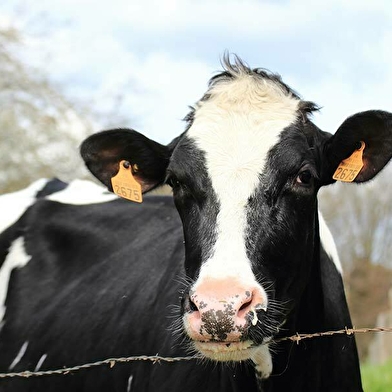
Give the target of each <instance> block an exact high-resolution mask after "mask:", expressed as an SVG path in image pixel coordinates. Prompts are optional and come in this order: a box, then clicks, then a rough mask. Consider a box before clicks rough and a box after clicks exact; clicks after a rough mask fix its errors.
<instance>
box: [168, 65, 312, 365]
mask: <svg viewBox="0 0 392 392" xmlns="http://www.w3.org/2000/svg"><path fill="white" fill-rule="evenodd" d="M238 71H239V72H238V73H237V74H236V75H235V76H231V77H227V75H224V76H222V77H221V78H216V79H215V80H214V82H213V84H212V86H211V87H210V90H209V92H208V97H207V98H204V99H203V100H201V101H200V102H199V103H198V104H197V105H196V108H195V109H194V111H193V112H192V114H191V116H189V118H190V121H189V128H188V130H187V132H186V133H185V135H184V136H183V137H182V138H181V140H180V141H179V142H178V143H177V145H176V147H175V149H174V151H173V153H172V155H171V160H170V164H169V166H168V169H167V181H168V182H169V183H170V184H171V185H172V187H173V193H174V200H175V203H176V206H177V208H178V211H179V213H180V215H181V218H182V221H183V225H184V234H185V244H186V260H185V268H186V272H187V275H188V276H189V277H190V278H192V282H193V283H192V284H191V285H190V287H189V288H188V290H187V292H186V295H185V296H184V306H183V311H184V316H183V321H184V326H185V331H186V333H187V335H188V336H189V337H190V338H191V339H192V340H193V341H194V342H195V347H196V348H197V349H198V350H199V351H201V352H202V353H203V354H204V355H206V356H208V357H210V358H213V359H219V360H242V359H246V358H249V357H250V353H251V351H252V347H254V346H258V345H260V344H261V343H263V342H265V341H268V340H269V339H270V338H271V336H273V335H274V334H276V333H277V331H278V330H279V327H280V326H281V325H282V324H283V323H284V321H285V317H286V315H287V312H288V311H289V310H290V309H291V308H292V307H293V306H294V305H295V302H296V300H297V298H298V297H299V295H300V293H301V292H302V290H303V287H304V285H305V284H306V276H307V274H308V271H309V267H310V262H311V259H312V250H313V243H314V225H315V216H316V214H315V212H316V197H315V196H316V191H317V187H318V181H317V177H318V169H317V164H316V159H317V157H316V154H315V153H314V151H313V149H312V147H313V140H312V138H311V137H310V136H309V137H307V135H306V133H307V132H308V133H309V131H310V127H311V125H310V124H309V122H308V121H307V119H306V113H305V111H304V104H303V103H301V101H300V100H299V99H298V97H297V96H295V95H294V94H293V93H292V92H291V91H290V90H288V89H287V87H286V86H284V85H283V84H281V83H280V82H279V81H277V80H276V79H271V78H268V77H267V75H265V74H259V75H258V74H251V75H249V74H247V73H245V72H241V70H238ZM307 107H308V108H309V107H311V106H310V105H309V104H308V105H307ZM308 138H309V140H308Z"/></svg>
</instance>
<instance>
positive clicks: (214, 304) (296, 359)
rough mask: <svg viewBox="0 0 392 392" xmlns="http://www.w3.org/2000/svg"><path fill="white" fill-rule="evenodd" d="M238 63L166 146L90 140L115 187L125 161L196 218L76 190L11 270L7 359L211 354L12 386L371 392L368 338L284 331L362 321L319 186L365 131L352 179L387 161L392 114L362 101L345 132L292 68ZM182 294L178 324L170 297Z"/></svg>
mask: <svg viewBox="0 0 392 392" xmlns="http://www.w3.org/2000/svg"><path fill="white" fill-rule="evenodd" d="M224 67H225V70H224V71H223V72H222V73H220V74H218V75H217V76H215V77H213V78H212V79H211V81H210V84H209V89H208V91H207V92H206V94H205V95H204V96H203V97H202V99H201V100H200V101H198V102H197V104H196V105H195V107H194V108H193V109H192V110H191V113H190V114H189V115H188V116H187V117H186V120H187V124H188V126H187V129H186V131H185V132H184V133H183V134H182V135H181V136H179V137H178V138H176V139H175V140H174V141H173V142H172V143H170V144H169V145H168V146H163V145H160V144H158V143H156V142H154V141H152V140H149V139H148V138H146V137H144V136H143V135H141V134H139V133H137V132H136V131H133V130H129V129H117V130H111V131H105V132H102V133H99V134H96V135H93V136H91V137H90V138H88V139H87V140H86V141H85V142H84V143H83V145H82V148H81V153H82V156H83V158H84V160H85V162H86V164H87V166H88V168H89V169H90V170H91V172H92V173H93V174H94V175H95V176H96V177H97V178H98V179H100V180H101V181H102V182H103V183H104V184H105V185H106V186H107V188H109V190H112V184H111V178H112V177H113V176H115V175H116V173H117V172H118V171H119V168H120V162H121V161H123V160H125V161H127V162H128V164H126V168H127V170H128V171H129V172H133V175H134V177H135V179H136V180H137V182H139V184H140V185H141V188H142V190H143V192H148V191H149V190H151V189H153V188H155V187H157V186H159V185H161V184H163V183H168V184H169V185H171V186H172V188H173V193H174V203H175V207H176V209H177V211H178V213H179V216H180V218H181V221H182V225H181V222H180V220H179V218H178V217H177V212H176V211H175V208H174V207H173V205H172V201H171V198H169V197H158V196H146V197H145V200H144V201H143V203H142V204H134V203H130V202H127V201H124V200H120V199H116V200H108V198H109V199H110V198H111V197H112V196H110V195H107V194H102V197H103V198H104V202H103V203H98V202H97V201H99V200H95V201H96V202H95V203H88V204H83V205H73V204H72V202H71V201H72V200H75V199H72V198H70V197H68V196H67V192H68V189H65V190H63V191H61V192H58V193H54V194H52V195H50V196H48V197H46V198H44V199H42V200H39V201H38V202H36V203H35V204H34V205H33V206H32V207H30V208H29V209H28V210H27V211H26V213H25V214H24V215H23V216H22V217H21V218H20V220H19V221H18V222H16V223H15V224H14V225H13V226H11V227H10V228H9V229H7V230H6V231H5V237H4V238H7V239H8V243H10V246H9V247H8V248H7V249H8V251H7V252H5V254H6V256H5V262H4V264H6V263H7V262H9V263H11V264H12V260H13V259H15V258H23V257H24V258H25V259H28V261H27V262H26V263H25V266H24V267H23V268H20V269H18V270H14V271H12V275H11V279H10V284H9V289H8V296H7V300H6V303H5V306H6V312H5V315H4V320H3V326H2V330H1V332H0V353H1V358H0V366H1V369H2V370H3V371H7V370H8V369H11V370H13V371H15V370H25V369H30V370H34V368H40V369H45V368H54V367H61V366H72V365H75V364H79V363H83V362H86V361H87V362H90V361H93V360H97V359H102V358H106V357H109V356H110V357H115V356H127V355H139V354H146V355H151V354H156V353H159V354H160V355H167V356H178V355H185V354H186V353H189V352H196V353H198V354H200V355H201V356H202V357H203V358H206V359H208V360H207V361H202V362H201V363H199V362H196V361H194V362H179V363H175V364H155V365H153V364H151V363H129V364H121V365H116V366H115V367H114V368H113V369H109V368H99V369H91V370H84V371H83V372H81V373H77V374H76V373H75V374H72V375H68V376H48V377H46V378H41V379H28V380H19V379H18V380H7V381H0V391H8V390H12V391H19V390H20V391H24V390H53V391H60V390H75V391H79V390H80V391H89V390H94V391H99V390H102V391H111V390H113V391H256V390H263V391H360V390H361V389H362V388H361V379H360V372H359V364H358V357H357V351H356V346H355V339H354V337H352V336H335V337H328V338H319V339H314V340H308V341H306V342H303V343H302V342H301V343H300V344H298V345H296V344H293V343H291V342H287V341H286V342H281V343H275V342H274V340H276V339H277V338H279V337H282V336H288V335H292V334H294V333H296V332H300V333H312V332H320V331H325V330H331V329H341V328H344V327H346V326H347V327H351V321H350V316H349V312H348V309H347V305H346V300H345V295H344V289H343V284H342V279H341V274H340V264H339V261H338V258H337V256H336V249H335V247H334V245H333V241H332V240H331V235H330V233H329V231H328V229H327V228H326V226H325V224H324V222H323V220H322V219H321V217H320V216H319V214H318V209H317V191H318V190H319V189H320V187H321V186H324V185H328V184H331V183H333V182H334V180H333V179H332V176H333V174H334V172H335V170H336V168H337V167H338V165H339V163H340V162H341V161H342V160H344V159H346V158H347V157H349V156H350V155H351V154H352V153H353V152H354V151H355V150H357V149H358V148H359V146H360V145H361V142H364V144H365V148H364V150H363V168H362V170H361V171H360V173H359V175H358V176H357V177H356V178H355V179H354V182H364V181H367V180H370V179H371V178H373V177H374V176H375V175H376V174H377V173H378V172H379V171H380V170H381V169H382V168H383V167H384V166H385V165H386V163H387V162H388V161H389V160H390V158H391V156H392V115H391V114H389V113H386V112H382V111H368V112H362V113H358V114H356V115H354V116H352V117H350V118H348V119H347V120H346V121H344V122H343V124H342V125H341V126H340V127H339V129H338V130H337V131H336V133H335V135H331V134H329V133H326V132H322V131H321V130H319V129H318V128H317V127H316V126H315V125H314V124H313V123H312V122H311V121H310V119H309V116H310V114H311V112H312V111H314V110H316V106H315V105H314V104H313V103H311V102H307V101H302V100H301V99H300V98H299V96H298V95H297V94H296V93H295V92H294V91H293V90H291V89H290V88H289V87H288V86H287V85H286V84H284V83H283V82H282V81H281V79H280V78H279V77H278V76H276V75H273V74H270V73H268V72H266V71H264V70H261V69H253V70H252V69H250V68H248V67H247V66H246V65H245V64H244V63H243V62H241V61H240V60H239V59H237V58H236V59H235V61H234V62H230V61H229V59H228V58H225V59H224ZM85 193H87V192H83V194H84V196H86V195H85ZM98 193H99V192H98ZM79 194H81V193H79ZM91 194H92V193H91V192H88V195H91ZM81 197H82V196H81ZM3 235H4V233H3ZM2 238H3V237H1V238H0V246H1V245H2V242H1V240H2ZM10 238H12V241H10V240H9V239H10ZM183 239H185V242H184V243H185V252H184V244H183ZM184 253H185V254H184ZM9 260H11V261H9ZM179 292H180V293H181V298H180V306H179V309H178V314H177V320H176V321H175V322H174V327H173V324H172V321H171V320H170V319H169V318H168V314H169V310H168V306H170V305H178V304H179V300H178V293H179ZM173 329H175V331H174V332H175V335H177V336H173Z"/></svg>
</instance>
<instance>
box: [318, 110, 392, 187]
mask: <svg viewBox="0 0 392 392" xmlns="http://www.w3.org/2000/svg"><path fill="white" fill-rule="evenodd" d="M361 142H364V143H365V148H364V150H363V155H362V160H363V167H362V169H361V171H360V172H359V174H358V175H357V177H355V179H354V180H353V181H354V182H365V181H368V180H370V179H372V178H373V177H374V176H375V175H376V174H377V173H379V172H380V171H381V170H382V168H383V167H384V166H385V165H386V164H387V163H388V161H389V160H390V159H391V157H392V114H391V113H388V112H383V111H379V110H370V111H366V112H361V113H357V114H355V115H353V116H351V117H349V118H348V119H347V120H345V121H344V122H343V124H342V125H341V126H340V127H339V128H338V130H337V131H336V133H335V135H333V136H332V137H330V138H329V139H328V140H327V141H326V142H325V144H324V146H323V154H322V155H323V157H322V161H323V163H322V182H323V185H327V184H330V183H332V182H334V180H333V179H332V177H333V175H334V173H335V171H336V169H337V168H338V166H339V164H340V163H341V162H342V161H343V160H345V159H347V158H348V157H350V156H351V155H352V154H353V152H354V151H355V150H357V149H358V148H359V147H360V146H361Z"/></svg>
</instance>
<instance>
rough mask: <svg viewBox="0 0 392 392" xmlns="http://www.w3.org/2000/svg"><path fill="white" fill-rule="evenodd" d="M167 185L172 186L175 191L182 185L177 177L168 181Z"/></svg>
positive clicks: (172, 177)
mask: <svg viewBox="0 0 392 392" xmlns="http://www.w3.org/2000/svg"><path fill="white" fill-rule="evenodd" d="M166 184H168V185H170V186H171V187H172V188H173V189H177V188H179V187H180V185H181V183H180V181H178V180H177V178H176V177H174V176H170V177H168V178H167V180H166Z"/></svg>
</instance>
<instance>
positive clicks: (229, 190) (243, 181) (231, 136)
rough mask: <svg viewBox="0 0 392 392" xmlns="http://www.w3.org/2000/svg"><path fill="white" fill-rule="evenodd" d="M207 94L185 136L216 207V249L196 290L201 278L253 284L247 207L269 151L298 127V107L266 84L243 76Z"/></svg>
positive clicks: (290, 96)
mask: <svg viewBox="0 0 392 392" xmlns="http://www.w3.org/2000/svg"><path fill="white" fill-rule="evenodd" d="M209 92H210V93H211V96H210V98H208V99H207V100H205V101H200V102H199V103H198V104H197V106H196V110H195V116H194V122H193V124H192V126H191V127H190V129H189V130H188V134H187V135H188V137H189V138H191V139H192V140H194V142H195V143H196V145H197V146H198V148H200V149H201V150H202V151H204V153H205V157H206V163H207V171H208V176H209V177H210V179H211V181H212V186H213V189H214V191H215V193H216V195H217V198H218V201H219V213H218V216H217V227H216V232H217V239H216V243H215V245H214V249H213V252H212V253H211V254H212V256H211V258H210V259H209V260H207V262H206V263H205V264H203V266H202V268H201V271H200V275H199V279H198V282H197V283H196V285H197V284H198V283H200V282H201V281H202V280H203V279H204V278H205V277H209V278H210V277H214V278H225V277H231V276H235V277H239V278H241V280H245V281H250V282H254V281H255V278H254V275H253V273H252V270H251V263H250V260H249V259H248V257H247V255H246V245H245V231H246V225H247V220H246V206H247V203H248V199H249V197H250V196H251V195H252V194H253V193H254V192H255V190H256V188H257V185H258V183H259V181H260V177H259V176H260V173H261V172H262V170H263V167H264V165H265V163H266V159H267V154H268V152H269V150H270V149H271V147H273V146H274V145H275V144H276V143H278V141H279V135H280V134H281V132H282V131H283V130H284V129H285V128H286V127H288V126H289V125H290V124H293V123H294V122H295V121H296V118H297V113H298V104H299V102H300V101H299V100H298V99H297V98H295V97H294V96H292V95H288V94H287V92H285V91H283V90H282V89H281V88H280V86H278V85H277V84H275V83H273V82H272V81H270V80H267V79H263V80H261V79H260V78H257V77H255V76H250V75H245V74H244V75H239V76H237V77H235V78H233V79H228V80H225V81H221V82H218V84H216V85H215V86H213V87H212V89H211V90H210V91H209Z"/></svg>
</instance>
